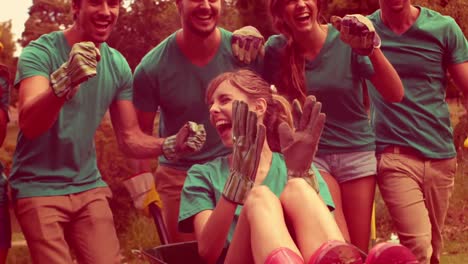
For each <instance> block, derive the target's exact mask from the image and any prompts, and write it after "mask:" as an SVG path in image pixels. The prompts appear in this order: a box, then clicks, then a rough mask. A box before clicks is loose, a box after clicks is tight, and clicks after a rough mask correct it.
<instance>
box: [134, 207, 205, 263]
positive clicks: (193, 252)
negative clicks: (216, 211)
mask: <svg viewBox="0 0 468 264" xmlns="http://www.w3.org/2000/svg"><path fill="white" fill-rule="evenodd" d="M149 211H150V214H151V216H152V217H153V220H154V224H155V225H156V229H157V231H158V235H159V240H160V242H161V245H159V246H157V247H154V248H150V249H143V250H134V251H133V253H135V254H136V255H138V256H139V257H141V258H143V259H146V260H148V261H149V263H152V264H186V263H191V264H203V263H204V262H203V260H202V259H201V258H200V256H199V255H198V244H197V241H190V242H182V243H172V244H169V236H168V234H167V229H166V225H165V224H164V221H163V218H162V214H161V209H160V208H159V206H158V205H157V204H156V203H152V204H150V205H149Z"/></svg>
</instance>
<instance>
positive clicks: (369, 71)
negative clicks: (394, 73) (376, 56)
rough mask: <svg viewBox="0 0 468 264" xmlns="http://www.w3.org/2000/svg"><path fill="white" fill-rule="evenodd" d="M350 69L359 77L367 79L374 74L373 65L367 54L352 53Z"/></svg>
mask: <svg viewBox="0 0 468 264" xmlns="http://www.w3.org/2000/svg"><path fill="white" fill-rule="evenodd" d="M351 67H352V70H353V72H354V74H356V75H358V76H359V77H360V78H364V79H369V78H371V77H372V75H374V74H375V71H374V66H372V62H371V61H370V59H369V57H368V56H361V55H358V54H356V53H354V52H353V53H352V66H351Z"/></svg>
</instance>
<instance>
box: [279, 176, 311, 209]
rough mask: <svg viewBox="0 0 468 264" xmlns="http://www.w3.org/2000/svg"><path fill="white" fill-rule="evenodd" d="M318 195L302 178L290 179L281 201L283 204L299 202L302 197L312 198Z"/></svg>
mask: <svg viewBox="0 0 468 264" xmlns="http://www.w3.org/2000/svg"><path fill="white" fill-rule="evenodd" d="M311 195H312V196H314V195H316V192H315V191H314V189H313V188H312V187H311V186H310V185H309V184H308V183H307V182H306V181H305V180H304V179H302V178H296V179H290V180H288V182H287V183H286V186H285V187H284V190H283V192H282V193H281V196H280V200H281V202H283V203H288V201H299V200H301V197H304V196H306V197H310V196H311Z"/></svg>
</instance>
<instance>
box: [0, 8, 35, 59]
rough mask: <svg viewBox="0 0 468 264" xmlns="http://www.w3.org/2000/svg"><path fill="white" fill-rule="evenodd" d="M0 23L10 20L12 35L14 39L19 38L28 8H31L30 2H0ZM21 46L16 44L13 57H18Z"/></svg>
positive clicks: (26, 17)
mask: <svg viewBox="0 0 468 264" xmlns="http://www.w3.org/2000/svg"><path fill="white" fill-rule="evenodd" d="M0 6H1V7H2V8H0V22H5V21H8V20H10V19H11V23H12V33H13V35H14V36H13V37H14V38H15V39H18V38H20V37H21V33H23V30H24V22H26V20H27V19H28V17H29V14H28V11H29V7H31V6H32V0H0ZM20 49H21V46H19V45H18V44H17V46H16V53H15V56H18V54H19V52H20Z"/></svg>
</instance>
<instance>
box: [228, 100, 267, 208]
mask: <svg viewBox="0 0 468 264" xmlns="http://www.w3.org/2000/svg"><path fill="white" fill-rule="evenodd" d="M265 134H266V128H265V126H264V125H263V124H257V114H256V113H255V112H252V111H249V107H248V105H247V104H246V103H244V102H241V101H237V100H236V101H234V102H233V105H232V137H233V145H234V146H233V148H234V149H233V152H232V165H231V171H230V174H229V178H228V180H227V181H226V184H225V185H224V190H223V196H224V198H225V199H227V200H229V201H231V202H233V203H237V204H244V202H245V199H246V198H247V195H248V193H249V191H250V190H251V189H252V187H253V186H254V182H255V177H256V176H257V170H258V164H259V162H260V157H261V154H262V148H263V143H264V142H265Z"/></svg>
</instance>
